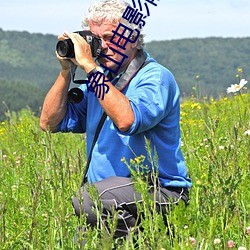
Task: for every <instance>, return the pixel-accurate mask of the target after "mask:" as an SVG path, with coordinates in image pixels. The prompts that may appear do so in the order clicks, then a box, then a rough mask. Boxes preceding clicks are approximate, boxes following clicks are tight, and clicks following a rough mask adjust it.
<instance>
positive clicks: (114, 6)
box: [82, 0, 144, 49]
mask: <svg viewBox="0 0 250 250" xmlns="http://www.w3.org/2000/svg"><path fill="white" fill-rule="evenodd" d="M127 6H130V4H128V3H127V2H125V1H122V0H103V1H101V2H95V3H93V4H92V5H91V6H90V7H89V10H88V11H89V14H88V15H87V16H86V17H85V18H84V19H83V21H82V27H83V29H89V22H90V20H92V21H93V22H95V23H97V24H101V23H102V22H103V21H104V20H105V21H107V22H109V23H112V24H115V25H118V24H119V23H121V24H123V25H125V26H126V27H128V28H130V29H132V30H135V29H137V30H139V31H140V32H142V29H140V27H139V25H136V24H133V23H129V21H127V20H126V19H124V18H122V15H123V13H124V11H125V10H126V8H127ZM133 35H134V36H137V35H138V34H137V32H136V31H134V34H133ZM143 48H144V35H143V34H142V33H140V35H139V38H138V40H137V49H143Z"/></svg>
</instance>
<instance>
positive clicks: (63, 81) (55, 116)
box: [40, 69, 70, 132]
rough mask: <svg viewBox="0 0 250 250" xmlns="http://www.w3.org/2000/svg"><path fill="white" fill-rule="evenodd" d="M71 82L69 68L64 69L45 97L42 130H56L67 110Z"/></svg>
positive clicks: (41, 120) (41, 121)
mask: <svg viewBox="0 0 250 250" xmlns="http://www.w3.org/2000/svg"><path fill="white" fill-rule="evenodd" d="M69 84H70V71H69V69H62V70H61V72H60V74H59V76H58V78H57V80H56V81H55V83H54V85H53V86H52V88H51V89H50V91H49V92H48V94H47V96H46V97H45V100H44V104H43V108H42V113H41V117H40V127H41V129H42V130H47V129H49V130H51V131H52V132H55V131H56V128H57V126H58V124H59V123H60V122H61V121H62V119H63V118H64V116H65V113H66V110H67V98H68V89H69Z"/></svg>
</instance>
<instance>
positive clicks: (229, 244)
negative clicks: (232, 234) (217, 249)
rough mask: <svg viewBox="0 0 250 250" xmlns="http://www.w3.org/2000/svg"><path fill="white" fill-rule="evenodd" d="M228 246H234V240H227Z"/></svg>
mask: <svg viewBox="0 0 250 250" xmlns="http://www.w3.org/2000/svg"><path fill="white" fill-rule="evenodd" d="M227 246H228V248H234V241H233V240H229V241H228V242H227Z"/></svg>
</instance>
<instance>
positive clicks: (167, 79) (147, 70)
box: [137, 52, 177, 86]
mask: <svg viewBox="0 0 250 250" xmlns="http://www.w3.org/2000/svg"><path fill="white" fill-rule="evenodd" d="M145 53H146V52H145ZM146 54H147V59H146V65H145V66H144V67H143V68H142V69H141V70H140V71H139V73H138V78H137V79H138V80H139V81H143V80H146V81H152V80H153V81H156V82H159V83H160V84H162V85H166V86H169V85H177V83H176V80H175V77H174V75H173V73H172V72H171V71H170V70H169V69H168V68H167V67H165V66H163V65H162V64H160V63H158V62H157V61H156V60H155V59H154V58H152V57H151V56H150V55H149V54H148V53H146Z"/></svg>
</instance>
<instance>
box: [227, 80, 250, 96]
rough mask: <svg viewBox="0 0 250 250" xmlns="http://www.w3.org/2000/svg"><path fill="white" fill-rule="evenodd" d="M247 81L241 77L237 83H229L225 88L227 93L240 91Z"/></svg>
mask: <svg viewBox="0 0 250 250" xmlns="http://www.w3.org/2000/svg"><path fill="white" fill-rule="evenodd" d="M246 84H247V81H246V80H245V79H241V80H240V83H239V84H231V87H229V88H227V93H235V92H238V91H240V90H241V89H242V88H243V87H244V86H245V85H246Z"/></svg>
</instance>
